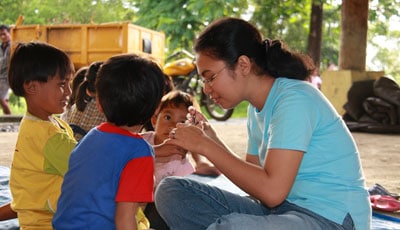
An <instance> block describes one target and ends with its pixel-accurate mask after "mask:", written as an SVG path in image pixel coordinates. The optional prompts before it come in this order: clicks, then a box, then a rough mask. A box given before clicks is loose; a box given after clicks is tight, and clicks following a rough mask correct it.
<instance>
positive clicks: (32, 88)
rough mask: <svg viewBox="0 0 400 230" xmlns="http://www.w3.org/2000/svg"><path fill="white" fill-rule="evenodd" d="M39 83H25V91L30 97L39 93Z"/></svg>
mask: <svg viewBox="0 0 400 230" xmlns="http://www.w3.org/2000/svg"><path fill="white" fill-rule="evenodd" d="M38 84H39V83H38V82H37V81H28V82H24V85H23V87H24V91H25V93H26V94H27V95H28V94H30V95H32V94H35V93H37V91H38V89H39V85H38Z"/></svg>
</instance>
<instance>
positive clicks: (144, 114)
mask: <svg viewBox="0 0 400 230" xmlns="http://www.w3.org/2000/svg"><path fill="white" fill-rule="evenodd" d="M164 85H165V81H164V73H163V72H162V70H161V69H160V67H159V66H158V65H157V64H156V63H154V62H152V61H150V60H148V59H145V58H141V57H139V56H137V55H134V54H125V55H118V56H114V57H111V58H110V59H108V60H107V61H106V62H105V63H104V64H103V65H102V66H101V68H100V70H99V72H98V75H97V79H96V96H97V97H98V100H99V103H100V105H101V107H102V109H103V112H104V114H105V116H106V118H107V121H109V122H112V123H114V124H115V125H117V126H121V125H127V126H133V125H143V124H144V123H146V122H147V121H148V120H149V119H150V118H151V117H152V116H153V114H154V112H155V110H156V108H157V107H158V104H159V103H160V100H161V97H162V96H163V91H164Z"/></svg>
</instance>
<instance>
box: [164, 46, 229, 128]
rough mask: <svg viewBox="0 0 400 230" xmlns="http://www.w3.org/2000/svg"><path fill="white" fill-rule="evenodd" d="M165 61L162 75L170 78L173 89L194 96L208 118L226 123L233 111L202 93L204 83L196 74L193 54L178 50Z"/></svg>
mask: <svg viewBox="0 0 400 230" xmlns="http://www.w3.org/2000/svg"><path fill="white" fill-rule="evenodd" d="M166 61H167V63H166V64H165V66H164V73H165V74H167V75H169V76H170V77H171V78H172V82H173V83H174V86H175V89H178V90H182V91H184V92H186V93H190V94H191V95H193V96H195V97H196V98H197V99H198V100H199V102H200V103H199V104H200V106H204V108H205V110H206V111H207V113H208V114H209V115H210V117H212V118H214V119H215V120H217V121H226V120H228V119H229V118H230V117H231V116H232V114H233V110H234V109H224V108H222V107H221V106H220V105H218V104H216V103H215V102H214V101H213V100H212V99H211V98H210V97H209V96H208V95H207V94H205V93H204V91H203V87H204V83H203V81H202V80H201V77H200V75H199V74H198V72H197V68H196V63H195V58H194V56H193V54H191V53H190V52H188V51H186V50H180V51H178V52H175V53H173V54H171V55H170V56H169V57H167V59H166Z"/></svg>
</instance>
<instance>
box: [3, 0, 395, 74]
mask: <svg viewBox="0 0 400 230" xmlns="http://www.w3.org/2000/svg"><path fill="white" fill-rule="evenodd" d="M320 1H321V2H322V3H323V4H324V6H323V9H324V11H323V25H322V27H323V28H322V47H321V62H322V63H323V67H324V66H325V67H326V66H327V65H328V63H330V62H334V63H335V64H337V60H338V52H339V42H340V29H341V28H340V6H341V4H340V2H338V1H336V0H320ZM311 4H312V0H281V1H265V0H250V1H246V0H204V1H198V0H174V1H161V0H85V1H82V0H1V1H0V22H1V23H4V24H14V23H15V22H16V20H17V19H18V16H19V15H23V16H24V18H25V19H24V24H58V23H91V22H93V23H103V22H114V21H131V22H132V23H134V24H138V25H141V26H144V27H147V28H150V29H154V30H158V31H162V32H164V33H165V34H166V47H167V48H168V50H167V54H169V53H171V52H173V51H175V50H177V49H182V48H183V49H188V50H191V48H192V45H193V40H194V39H195V37H196V36H197V35H198V33H199V32H200V31H201V30H202V29H203V28H204V27H205V26H207V25H208V24H209V23H210V22H211V21H213V20H215V19H217V18H221V17H225V16H233V17H244V18H246V19H248V20H249V21H251V22H252V23H254V25H256V26H257V27H258V28H259V29H260V30H261V32H262V33H263V35H265V37H268V38H279V39H282V40H284V41H285V42H286V43H287V44H288V45H289V47H291V48H293V49H296V50H299V51H302V52H306V50H307V38H308V33H309V30H310V28H309V26H310V25H309V24H310V12H311V11H310V10H311ZM60 6H61V7H60ZM399 7H400V0H373V1H371V4H370V14H369V20H370V22H369V37H368V40H369V41H372V40H373V38H374V36H377V35H384V36H391V38H392V39H400V36H399V35H398V34H396V33H391V31H389V27H388V21H389V20H390V19H391V18H392V17H393V16H396V15H397V16H399V12H398V9H399ZM372 44H375V45H379V44H377V43H372ZM389 51H390V50H388V52H389ZM381 52H385V50H381ZM393 55H394V56H395V54H393ZM391 56H392V55H388V56H387V57H385V55H379V56H377V57H376V58H375V61H376V62H377V61H378V60H381V61H382V63H386V64H385V65H390V63H389V62H390V60H387V59H389V58H390V57H391ZM384 57H385V58H384ZM394 59H396V58H394ZM396 61H397V62H398V60H396ZM323 67H322V69H323ZM386 69H388V68H386Z"/></svg>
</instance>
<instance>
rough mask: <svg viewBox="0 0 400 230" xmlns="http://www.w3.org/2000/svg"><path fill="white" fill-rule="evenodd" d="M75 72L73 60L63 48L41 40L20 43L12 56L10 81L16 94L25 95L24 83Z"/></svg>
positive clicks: (62, 76)
mask: <svg viewBox="0 0 400 230" xmlns="http://www.w3.org/2000/svg"><path fill="white" fill-rule="evenodd" d="M74 72H75V70H74V66H73V64H72V62H71V60H70V59H69V57H68V55H67V54H66V53H64V52H63V51H62V50H60V49H58V48H56V47H54V46H52V45H49V44H47V43H41V42H28V43H19V44H18V45H17V47H16V48H15V50H14V52H13V54H12V57H11V61H10V66H9V72H8V82H9V84H10V87H11V89H12V90H13V92H14V94H15V95H17V96H21V97H23V96H25V91H24V83H27V82H30V81H40V82H47V80H48V79H51V78H53V77H55V76H56V75H57V74H58V75H59V76H60V78H61V79H65V78H66V77H67V76H69V75H71V76H72V74H73V73H74Z"/></svg>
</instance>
